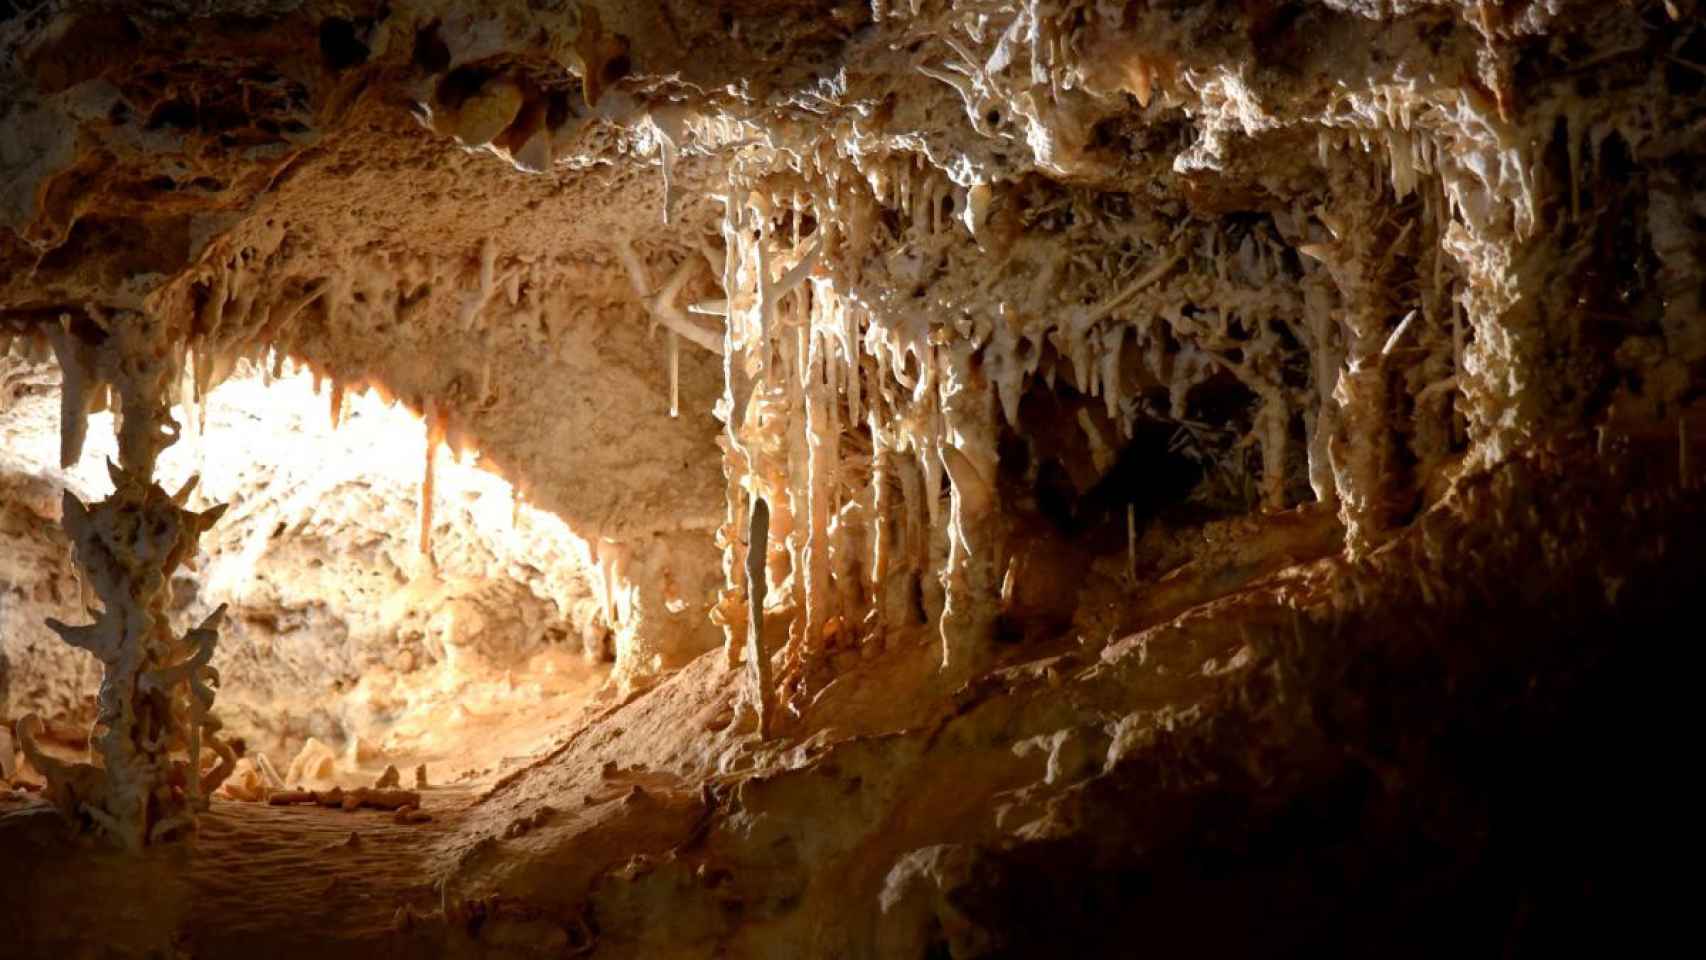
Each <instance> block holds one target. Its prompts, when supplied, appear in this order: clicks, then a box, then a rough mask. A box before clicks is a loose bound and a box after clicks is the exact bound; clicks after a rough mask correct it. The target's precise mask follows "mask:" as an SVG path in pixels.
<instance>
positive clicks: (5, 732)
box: [0, 724, 18, 783]
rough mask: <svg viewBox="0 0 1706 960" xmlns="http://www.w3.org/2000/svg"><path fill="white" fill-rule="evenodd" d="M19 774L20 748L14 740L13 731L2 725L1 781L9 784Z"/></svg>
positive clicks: (0, 751) (0, 744) (0, 734)
mask: <svg viewBox="0 0 1706 960" xmlns="http://www.w3.org/2000/svg"><path fill="white" fill-rule="evenodd" d="M17 773H18V747H17V744H15V743H14V742H13V740H12V731H11V729H10V728H9V727H7V726H5V725H4V724H0V780H3V781H5V782H7V783H10V782H11V781H12V778H13V777H14V776H16V775H17Z"/></svg>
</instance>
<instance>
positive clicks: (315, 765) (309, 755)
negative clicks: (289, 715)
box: [284, 737, 338, 785]
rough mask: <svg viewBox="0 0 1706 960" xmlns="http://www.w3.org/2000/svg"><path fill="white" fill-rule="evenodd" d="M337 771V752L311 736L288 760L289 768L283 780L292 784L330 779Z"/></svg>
mask: <svg viewBox="0 0 1706 960" xmlns="http://www.w3.org/2000/svg"><path fill="white" fill-rule="evenodd" d="M337 772H338V759H337V754H335V753H333V752H332V748H331V747H328V746H326V745H325V744H324V743H321V742H320V741H319V740H316V739H315V738H313V737H309V738H308V740H307V742H305V743H304V744H302V749H301V750H300V751H298V752H297V754H296V757H295V759H293V760H291V761H290V768H289V770H288V771H287V772H286V773H285V775H284V782H285V783H287V784H292V785H301V784H304V783H313V782H323V781H327V780H330V779H332V777H334V776H336V775H337Z"/></svg>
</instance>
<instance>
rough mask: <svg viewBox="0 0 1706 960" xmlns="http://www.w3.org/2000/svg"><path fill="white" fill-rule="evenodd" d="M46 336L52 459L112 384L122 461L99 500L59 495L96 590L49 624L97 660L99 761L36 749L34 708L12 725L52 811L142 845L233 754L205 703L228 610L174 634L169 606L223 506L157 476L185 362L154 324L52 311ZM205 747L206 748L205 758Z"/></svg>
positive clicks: (191, 818) (176, 816) (73, 444)
mask: <svg viewBox="0 0 1706 960" xmlns="http://www.w3.org/2000/svg"><path fill="white" fill-rule="evenodd" d="M49 337H50V339H51V341H52V343H53V346H54V350H55V352H56V353H57V354H58V356H59V359H60V364H61V368H62V370H63V372H64V389H63V393H64V408H63V411H62V413H63V419H62V422H61V454H62V457H63V458H64V459H65V461H66V463H67V465H68V466H69V465H70V464H72V463H75V461H76V460H77V458H78V455H79V454H80V453H81V449H82V445H83V439H84V436H85V433H86V430H87V419H86V418H87V416H88V414H89V412H90V411H91V410H92V409H93V408H94V407H95V406H96V401H95V399H94V397H96V396H97V395H99V396H100V397H101V399H102V401H103V402H109V403H110V402H111V401H110V397H111V396H113V395H116V397H117V399H118V407H119V417H120V427H119V457H120V460H121V464H113V463H112V462H111V461H109V462H108V474H109V476H110V477H111V479H112V483H113V492H112V494H111V495H110V496H108V497H107V498H106V499H105V500H102V501H100V502H98V503H95V504H93V505H85V504H84V503H83V502H82V501H81V500H79V499H78V498H77V497H76V496H74V495H73V494H72V493H71V492H70V491H67V492H66V493H65V496H64V500H63V510H64V516H63V520H62V522H63V525H64V527H65V531H66V534H67V535H68V537H69V539H70V541H71V543H72V546H73V548H74V550H75V556H76V561H77V564H78V566H79V567H80V568H81V571H82V574H83V577H84V579H85V582H86V583H87V584H88V586H89V587H90V588H91V589H92V590H93V591H94V594H95V596H96V598H98V599H99V601H100V608H99V609H96V608H94V607H91V608H89V610H88V613H89V615H90V616H91V617H92V618H93V621H94V622H92V623H89V624H85V625H82V626H69V625H67V624H64V623H60V622H59V621H57V620H51V619H50V620H49V621H48V626H49V627H51V628H52V629H53V630H54V632H56V633H57V634H58V635H59V636H60V638H61V639H63V640H64V641H65V642H66V643H68V644H70V645H72V646H74V647H77V648H79V649H82V650H86V651H88V652H89V653H91V654H93V655H94V657H95V658H96V659H97V660H99V661H100V663H101V666H102V671H103V672H102V678H101V688H100V693H99V695H98V697H97V710H96V720H95V726H94V728H93V729H92V730H91V732H90V737H89V752H90V755H91V759H92V760H94V761H96V762H94V763H87V762H67V761H65V760H62V759H60V758H57V757H54V756H51V755H49V754H47V753H45V752H44V751H43V750H42V749H41V746H40V744H39V742H38V741H37V734H38V733H39V732H40V722H39V720H37V719H36V718H34V717H28V718H25V722H23V723H22V724H20V732H21V734H22V736H21V738H20V739H21V740H22V742H23V746H24V749H25V750H26V752H27V753H28V755H29V757H30V760H31V762H32V763H33V764H34V765H35V766H36V768H37V769H38V770H40V771H41V773H42V774H43V775H44V776H45V777H46V778H47V780H48V796H49V798H50V799H51V800H52V802H53V803H54V805H55V806H56V807H57V808H58V809H59V810H60V812H61V813H63V814H64V815H65V816H66V817H67V818H68V819H70V820H72V821H73V822H74V823H77V824H93V825H94V826H95V827H96V828H98V829H99V830H101V831H102V832H104V833H105V834H106V835H108V836H109V837H110V838H111V839H112V840H113V841H114V842H116V843H118V844H119V845H121V846H123V847H124V848H126V849H129V850H139V849H141V848H142V847H144V846H146V845H148V844H151V843H157V842H160V841H162V840H166V839H169V838H171V837H174V836H179V835H183V834H185V833H187V832H189V831H191V830H193V829H194V826H195V818H196V814H197V813H198V812H199V811H201V810H205V809H206V807H207V802H208V797H209V796H210V795H211V794H212V792H213V791H214V790H216V789H218V787H219V786H220V784H221V783H222V782H223V781H224V780H225V778H226V777H227V776H229V775H230V773H231V770H232V768H233V767H234V766H235V764H236V761H237V757H236V756H235V754H234V753H233V751H232V750H231V748H230V747H229V746H227V745H226V744H225V743H223V742H222V741H221V740H220V739H219V737H218V736H217V733H218V731H219V729H220V724H219V721H218V719H217V718H215V717H214V716H212V715H211V713H210V710H211V708H212V706H213V700H214V688H215V687H216V686H217V685H218V682H219V675H218V672H217V671H216V670H215V669H214V668H213V667H212V666H211V664H210V661H211V660H212V658H213V654H214V649H215V647H216V645H217V643H218V639H219V637H218V632H217V626H218V623H219V620H220V618H221V616H222V615H223V613H224V607H221V608H219V610H216V611H215V612H214V613H213V614H212V615H211V616H209V617H208V618H207V619H206V620H205V621H203V622H202V624H201V625H200V626H198V627H196V628H194V629H191V630H189V631H187V632H186V633H184V634H183V635H181V636H180V635H178V634H176V633H175V632H174V631H173V630H172V628H171V625H170V623H169V622H168V617H167V611H168V609H169V606H170V597H171V587H170V584H171V579H172V574H173V573H174V572H175V571H176V570H177V569H178V568H179V567H180V566H183V565H184V564H185V563H187V562H188V561H189V560H190V559H191V558H192V556H193V555H194V552H195V549H196V542H197V540H198V539H199V538H200V537H201V535H202V534H203V533H205V532H206V531H207V530H208V529H209V528H210V527H212V526H213V524H214V522H216V521H217V520H218V519H219V517H220V515H221V514H222V513H224V510H225V508H224V507H223V506H215V507H213V508H211V509H208V510H205V511H200V512H197V511H192V510H188V509H186V506H185V505H186V503H187V502H188V499H189V496H190V493H191V492H192V490H193V488H194V484H195V481H194V479H192V480H191V481H190V482H189V483H186V484H185V485H184V486H183V488H182V489H180V490H179V491H178V492H177V493H176V494H167V493H166V492H165V491H164V490H162V489H161V488H160V487H159V486H158V485H157V484H155V483H154V479H153V477H154V466H155V462H156V460H157V459H158V457H159V454H160V451H161V450H163V449H164V448H165V447H166V446H168V445H169V444H170V443H171V442H172V441H173V440H175V439H176V437H177V433H178V424H177V422H176V421H175V420H173V419H172V416H171V412H170V411H171V407H170V398H171V395H172V391H173V390H174V389H175V387H176V385H177V381H178V376H179V374H180V373H181V371H182V369H183V359H182V357H181V356H180V355H177V354H176V353H175V352H174V351H173V350H172V349H171V348H170V346H169V343H168V340H167V337H166V335H165V333H164V331H163V327H162V326H161V325H160V324H158V323H157V322H155V320H154V319H153V318H150V317H145V316H136V315H124V314H120V315H111V316H109V315H106V314H103V313H101V312H99V311H96V310H94V309H91V310H89V311H88V313H87V316H86V319H83V320H79V319H77V318H73V317H70V316H66V317H62V318H61V320H60V323H59V324H58V326H57V327H55V328H54V329H53V330H52V331H50V334H49ZM204 754H211V755H212V758H213V763H212V766H211V768H209V769H204V765H203V757H204Z"/></svg>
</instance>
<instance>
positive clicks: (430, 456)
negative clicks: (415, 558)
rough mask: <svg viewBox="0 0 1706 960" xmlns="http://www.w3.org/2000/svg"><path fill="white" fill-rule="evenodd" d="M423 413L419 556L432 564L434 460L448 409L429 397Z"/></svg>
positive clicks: (447, 418) (446, 420) (442, 437)
mask: <svg viewBox="0 0 1706 960" xmlns="http://www.w3.org/2000/svg"><path fill="white" fill-rule="evenodd" d="M423 413H424V414H425V416H424V420H425V424H426V453H425V456H424V457H423V464H422V467H421V490H420V496H421V503H420V539H419V547H420V551H421V558H422V560H424V561H425V562H426V563H427V565H428V566H431V565H432V564H433V556H432V512H433V501H434V499H435V498H434V496H433V491H434V487H435V484H434V473H435V471H434V468H433V465H434V462H435V461H437V459H438V456H437V454H438V448H439V445H440V444H442V443H444V436H445V431H446V428H447V425H448V421H449V411H447V410H445V409H443V408H442V407H440V406H439V405H438V403H437V402H436V401H434V400H433V399H431V398H430V397H429V398H428V399H427V400H426V401H425V404H424V410H423Z"/></svg>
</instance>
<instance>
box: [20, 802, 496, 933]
mask: <svg viewBox="0 0 1706 960" xmlns="http://www.w3.org/2000/svg"><path fill="white" fill-rule="evenodd" d="M473 797H474V789H473V788H472V787H469V786H466V785H452V786H446V787H434V788H428V789H427V790H426V791H423V797H422V799H423V807H424V808H425V809H426V810H427V811H429V812H430V813H431V814H432V815H433V820H432V821H431V822H428V823H421V824H406V825H405V824H399V823H396V822H395V821H394V820H393V818H392V815H391V814H390V813H388V812H384V811H377V810H357V811H352V812H347V813H346V812H344V811H342V810H337V809H331V808H326V807H319V806H292V807H278V806H269V805H267V804H261V803H240V802H237V801H233V800H225V799H215V800H214V802H213V807H212V810H211V811H210V812H209V813H207V814H205V815H204V816H203V817H202V818H201V826H200V831H199V834H198V835H197V837H196V838H195V840H194V841H193V842H192V843H189V844H185V845H181V846H166V847H161V848H156V849H152V850H150V851H149V852H148V853H146V854H145V855H143V856H141V857H130V856H127V855H124V854H120V853H117V852H113V851H109V850H106V849H104V848H103V847H101V846H100V845H99V844H98V843H94V842H91V841H88V840H78V839H75V838H73V837H71V836H69V835H68V834H67V833H66V831H65V830H64V829H63V827H62V826H61V825H60V824H59V822H58V815H57V814H56V813H54V812H53V811H52V810H51V809H50V808H48V807H47V806H46V805H45V804H42V803H40V802H39V801H34V800H31V801H25V802H18V801H13V802H10V803H8V804H6V805H5V806H0V846H4V847H5V848H6V849H7V850H8V852H9V853H10V855H11V857H10V859H11V860H12V866H13V869H12V870H11V871H9V876H10V880H9V883H22V884H25V885H27V886H28V887H29V888H30V889H29V893H28V901H29V903H30V904H31V905H33V906H36V907H37V908H38V909H39V905H41V904H47V903H52V904H56V905H58V906H59V909H60V910H62V911H63V912H62V915H61V916H60V917H57V918H55V919H54V920H53V922H51V923H40V922H39V918H32V919H38V922H37V923H36V924H35V926H36V929H37V931H38V932H45V931H47V930H59V931H62V933H63V935H64V936H65V937H66V942H65V943H64V944H63V946H64V948H65V950H64V952H63V953H61V954H59V955H62V956H67V957H73V956H85V955H92V956H99V955H102V954H101V953H100V952H99V949H98V945H100V944H103V943H105V944H124V943H135V942H153V943H163V942H170V943H172V944H173V946H174V947H176V948H177V949H178V950H179V952H180V955H183V956H246V957H270V956H279V957H286V956H308V955H314V956H344V955H346V954H347V955H349V956H372V955H374V954H373V952H372V951H373V950H375V949H376V948H379V947H381V946H382V945H383V944H385V943H386V942H394V938H393V934H392V931H393V929H394V926H395V924H396V922H397V919H398V912H399V909H400V908H403V907H405V906H406V907H408V908H409V910H411V911H412V912H413V913H414V914H415V915H421V914H425V913H427V912H429V911H431V910H434V909H437V907H438V903H439V898H438V894H437V891H436V890H435V888H434V886H433V883H432V881H431V876H432V874H431V872H430V870H429V868H428V861H429V859H430V852H431V849H432V847H433V845H434V843H435V841H436V840H438V839H439V838H441V837H443V836H444V835H445V834H447V833H450V832H452V831H454V830H455V829H456V827H457V825H458V823H459V822H460V821H461V819H462V818H463V816H464V815H465V813H466V811H467V809H468V806H469V804H470V802H471V801H472V799H473ZM43 821H50V822H46V823H44V822H43ZM19 868H21V870H20V869H19ZM6 899H8V900H12V901H14V902H16V900H17V899H19V898H11V897H8V898H6ZM14 929H18V928H14ZM32 946H39V947H43V948H46V947H50V946H51V945H49V944H39V945H37V944H32ZM91 951H94V952H92V953H91Z"/></svg>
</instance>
